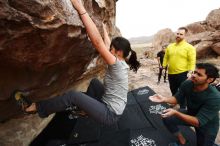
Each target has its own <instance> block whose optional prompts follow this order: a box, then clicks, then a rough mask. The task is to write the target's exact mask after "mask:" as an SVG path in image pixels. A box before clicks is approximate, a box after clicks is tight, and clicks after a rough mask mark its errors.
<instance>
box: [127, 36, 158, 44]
mask: <svg viewBox="0 0 220 146" xmlns="http://www.w3.org/2000/svg"><path fill="white" fill-rule="evenodd" d="M153 38H154V36H153V35H152V36H141V37H133V38H130V39H129V41H130V43H131V44H145V43H150V42H152V41H153Z"/></svg>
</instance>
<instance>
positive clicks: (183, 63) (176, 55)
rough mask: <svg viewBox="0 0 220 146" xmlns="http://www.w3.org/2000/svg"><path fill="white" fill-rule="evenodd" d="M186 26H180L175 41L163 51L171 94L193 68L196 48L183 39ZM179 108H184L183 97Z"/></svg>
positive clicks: (173, 93)
mask: <svg viewBox="0 0 220 146" xmlns="http://www.w3.org/2000/svg"><path fill="white" fill-rule="evenodd" d="M187 32H188V30H187V28H185V27H180V28H179V29H178V30H177V33H176V42H175V43H172V44H170V45H169V46H168V47H167V49H166V52H165V55H164V60H163V67H164V68H165V67H166V66H167V65H168V80H169V84H170V90H171V92H172V95H175V93H176V92H177V90H178V88H179V86H180V85H181V83H182V82H183V81H185V80H186V79H187V74H188V73H189V72H191V71H193V70H194V69H195V64H196V49H195V48H194V47H193V46H192V45H190V44H189V43H187V42H186V41H185V35H186V33H187ZM180 108H185V99H182V100H181V101H180Z"/></svg>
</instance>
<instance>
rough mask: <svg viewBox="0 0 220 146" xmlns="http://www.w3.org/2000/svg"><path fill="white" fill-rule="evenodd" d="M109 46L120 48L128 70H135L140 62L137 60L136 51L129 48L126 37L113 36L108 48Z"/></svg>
mask: <svg viewBox="0 0 220 146" xmlns="http://www.w3.org/2000/svg"><path fill="white" fill-rule="evenodd" d="M111 47H114V48H115V50H117V51H118V50H122V51H123V57H124V59H125V60H126V62H127V64H128V65H129V66H130V70H133V71H134V72H137V70H138V68H139V67H140V63H139V62H138V61H137V55H136V52H135V51H133V50H132V49H131V44H130V42H129V41H128V40H127V39H126V38H123V37H115V38H114V39H112V42H111V45H110V48H111ZM128 56H130V57H128Z"/></svg>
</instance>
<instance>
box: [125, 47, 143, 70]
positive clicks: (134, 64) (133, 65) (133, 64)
mask: <svg viewBox="0 0 220 146" xmlns="http://www.w3.org/2000/svg"><path fill="white" fill-rule="evenodd" d="M127 64H128V65H129V66H130V70H133V71H134V72H137V70H138V68H139V67H140V62H139V61H137V54H136V52H135V51H133V50H132V49H131V55H130V57H129V59H128V60H127Z"/></svg>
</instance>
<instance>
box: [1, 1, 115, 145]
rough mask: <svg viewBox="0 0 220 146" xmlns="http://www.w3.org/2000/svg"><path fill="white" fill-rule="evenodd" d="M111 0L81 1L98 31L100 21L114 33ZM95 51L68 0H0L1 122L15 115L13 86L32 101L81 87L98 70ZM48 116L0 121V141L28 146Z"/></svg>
mask: <svg viewBox="0 0 220 146" xmlns="http://www.w3.org/2000/svg"><path fill="white" fill-rule="evenodd" d="M115 2H116V1H112V0H84V5H85V7H86V9H87V11H88V13H89V15H90V16H91V17H92V19H93V20H94V22H95V23H96V24H97V26H98V29H99V30H100V31H101V33H102V22H105V23H106V24H107V27H108V29H109V32H110V36H113V35H114V34H116V33H118V31H117V29H116V27H115ZM96 56H97V52H96V51H95V49H94V48H93V47H92V45H91V42H90V40H89V39H88V37H87V35H86V31H85V28H84V26H83V24H82V22H81V20H80V18H79V16H78V14H77V12H76V11H75V9H74V8H73V6H72V5H71V2H70V1H69V0H54V1H50V0H8V1H5V0H0V78H1V81H0V89H1V92H0V121H3V120H5V119H9V118H11V117H14V116H17V115H18V114H19V112H18V108H17V107H16V106H15V102H14V101H13V100H12V98H11V96H10V95H11V94H12V92H13V91H14V90H15V89H19V90H23V91H26V92H27V93H28V94H29V96H30V97H31V100H33V101H38V100H42V99H46V98H49V97H51V96H52V95H57V94H58V93H63V92H65V91H66V90H68V89H70V88H74V89H79V87H80V89H82V87H83V86H84V85H85V84H87V82H88V80H89V78H91V77H94V76H98V75H99V74H98V73H97V72H99V73H100V70H102V69H103V68H102V67H103V66H102V65H99V66H98V67H97V61H96V60H93V59H94V58H95V57H96ZM92 60H93V62H92ZM91 62H92V64H93V65H92V67H90V66H89V64H91ZM101 66H102V67H101ZM49 120H50V118H48V119H45V120H42V119H39V118H38V117H37V116H31V117H25V118H23V119H22V118H20V119H19V122H17V121H18V120H17V119H16V120H14V119H12V120H10V122H9V121H6V122H5V123H0V131H1V132H0V137H1V138H0V145H28V143H29V142H30V141H31V139H32V138H33V137H34V136H36V134H37V133H38V132H39V131H40V130H41V129H42V128H43V127H44V126H45V125H46V123H48V121H49ZM45 121H46V122H45ZM43 123H44V124H43ZM9 127H10V128H9ZM12 127H13V128H12ZM6 128H7V129H6ZM15 131H16V132H15ZM30 132H31V133H30ZM25 133H27V134H30V135H29V136H27V135H26V134H25ZM15 143H16V144H15Z"/></svg>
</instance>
